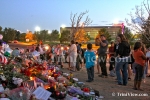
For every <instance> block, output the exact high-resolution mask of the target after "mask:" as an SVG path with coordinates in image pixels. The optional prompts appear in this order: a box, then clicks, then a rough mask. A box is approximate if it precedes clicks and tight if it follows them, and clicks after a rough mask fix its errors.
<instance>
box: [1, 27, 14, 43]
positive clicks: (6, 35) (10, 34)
mask: <svg viewBox="0 0 150 100" xmlns="http://www.w3.org/2000/svg"><path fill="white" fill-rule="evenodd" d="M15 37H16V30H15V29H12V28H5V29H4V31H3V40H4V41H6V42H8V41H13V40H15Z"/></svg>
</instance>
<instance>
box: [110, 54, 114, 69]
mask: <svg viewBox="0 0 150 100" xmlns="http://www.w3.org/2000/svg"><path fill="white" fill-rule="evenodd" d="M109 64H110V66H109V71H112V70H113V69H114V67H115V57H110V61H109Z"/></svg>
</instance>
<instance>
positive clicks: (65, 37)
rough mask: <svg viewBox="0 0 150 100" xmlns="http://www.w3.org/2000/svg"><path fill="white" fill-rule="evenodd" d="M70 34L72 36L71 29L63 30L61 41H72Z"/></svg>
mask: <svg viewBox="0 0 150 100" xmlns="http://www.w3.org/2000/svg"><path fill="white" fill-rule="evenodd" d="M69 36H70V31H69V30H64V31H62V33H61V36H60V42H61V43H64V42H69V41H70V39H69Z"/></svg>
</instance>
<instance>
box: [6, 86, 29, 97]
mask: <svg viewBox="0 0 150 100" xmlns="http://www.w3.org/2000/svg"><path fill="white" fill-rule="evenodd" d="M6 94H7V96H8V97H9V98H10V99H11V100H29V98H30V95H31V94H30V93H29V91H28V89H27V88H23V87H20V88H16V89H13V90H8V91H6Z"/></svg>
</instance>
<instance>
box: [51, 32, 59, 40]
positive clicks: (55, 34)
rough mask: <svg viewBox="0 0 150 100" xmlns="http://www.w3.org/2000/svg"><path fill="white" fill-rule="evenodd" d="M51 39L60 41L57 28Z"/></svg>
mask: <svg viewBox="0 0 150 100" xmlns="http://www.w3.org/2000/svg"><path fill="white" fill-rule="evenodd" d="M50 41H53V42H54V41H59V32H58V31H57V30H52V33H51V35H50Z"/></svg>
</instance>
